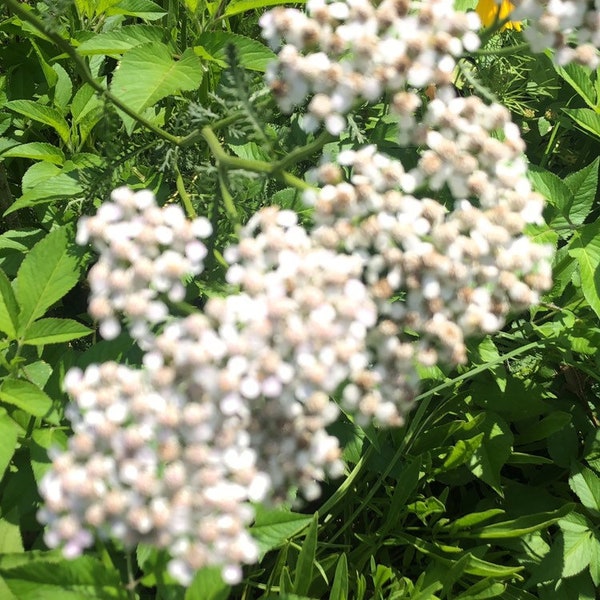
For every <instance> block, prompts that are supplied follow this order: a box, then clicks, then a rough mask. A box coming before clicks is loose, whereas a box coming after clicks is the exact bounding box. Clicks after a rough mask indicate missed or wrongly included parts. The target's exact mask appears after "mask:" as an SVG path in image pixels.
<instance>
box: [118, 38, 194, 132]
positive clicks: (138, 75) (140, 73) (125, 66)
mask: <svg viewBox="0 0 600 600" xmlns="http://www.w3.org/2000/svg"><path fill="white" fill-rule="evenodd" d="M201 81H202V63H201V62H200V60H199V59H198V57H197V56H196V55H195V54H194V52H193V50H191V49H188V50H186V51H185V52H184V53H183V55H182V56H181V58H180V60H178V61H175V60H173V58H172V57H171V52H170V50H169V48H168V47H167V46H166V45H164V44H160V43H158V42H150V43H146V44H141V45H139V46H136V47H135V48H132V49H131V50H129V51H127V52H126V53H125V54H124V55H123V60H122V61H121V63H120V65H119V68H118V69H117V70H116V71H115V74H114V76H113V80H112V83H111V92H112V93H113V94H114V95H115V96H116V97H118V98H119V100H121V101H122V102H124V103H125V104H126V105H127V106H128V107H129V108H131V109H133V110H135V111H136V112H137V113H142V112H143V111H144V110H145V109H146V108H148V107H150V106H153V105H154V104H156V102H158V101H159V100H161V99H162V98H165V97H166V96H170V95H172V94H176V93H178V92H181V91H190V90H194V89H196V88H197V87H198V86H199V85H200V82H201ZM123 120H124V122H125V124H126V127H127V130H128V132H131V131H132V129H133V125H134V121H133V119H131V118H129V117H125V118H124V119H123Z"/></svg>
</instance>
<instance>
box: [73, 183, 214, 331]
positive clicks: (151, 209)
mask: <svg viewBox="0 0 600 600" xmlns="http://www.w3.org/2000/svg"><path fill="white" fill-rule="evenodd" d="M111 199H112V202H105V203H104V204H102V206H100V208H99V209H98V212H97V213H96V215H95V216H93V217H84V218H82V219H81V220H80V222H79V227H78V231H77V242H78V243H79V244H86V243H87V242H88V241H90V240H91V241H92V242H93V245H94V247H95V248H96V250H97V251H98V252H100V260H99V261H98V262H97V263H96V264H95V265H94V266H93V267H92V268H91V270H90V273H89V283H90V287H91V290H92V298H91V300H90V305H89V311H90V314H91V316H92V317H93V318H95V319H97V320H98V321H99V322H100V333H101V335H102V337H104V338H105V339H113V338H115V337H117V335H119V333H120V331H121V326H120V323H119V316H120V315H124V316H126V317H127V318H128V319H129V322H130V330H131V332H132V335H133V336H134V337H135V338H136V339H137V340H139V341H141V342H143V341H144V340H148V339H150V337H151V332H150V329H151V326H152V325H154V324H157V323H161V322H163V321H165V320H166V318H167V317H168V315H169V309H168V307H167V305H166V303H165V302H164V301H163V300H161V298H160V296H161V294H164V295H165V296H167V297H168V299H169V300H171V301H173V302H176V301H180V300H183V298H184V295H185V287H184V285H183V283H182V279H183V278H184V277H185V276H188V275H197V274H199V273H201V272H202V269H203V267H204V265H203V262H202V261H203V259H204V257H205V256H206V247H205V246H204V244H203V243H202V242H201V241H200V240H201V239H204V238H207V237H208V236H209V235H210V233H211V225H210V222H209V221H208V220H207V219H205V218H198V219H195V220H194V221H189V220H188V219H187V218H186V217H185V214H184V212H183V210H182V209H181V207H180V206H178V205H176V204H169V205H167V206H165V207H163V208H160V207H158V206H157V205H156V201H155V198H154V195H153V194H152V192H150V191H149V190H141V191H139V192H133V191H131V190H129V189H128V188H125V187H122V188H118V189H116V190H114V191H113V193H112V195H111Z"/></svg>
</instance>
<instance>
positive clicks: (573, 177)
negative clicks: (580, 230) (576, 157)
mask: <svg viewBox="0 0 600 600" xmlns="http://www.w3.org/2000/svg"><path fill="white" fill-rule="evenodd" d="M599 164H600V157H597V158H596V159H595V160H594V162H592V163H590V164H589V165H588V166H587V167H584V168H583V169H581V170H579V171H577V172H575V173H571V174H569V175H568V176H567V177H565V184H566V185H567V186H568V188H569V189H570V190H571V192H573V204H572V206H571V207H570V209H569V219H570V221H571V222H572V223H574V224H575V225H581V224H582V223H583V222H584V221H585V219H586V218H587V216H588V215H589V213H590V210H591V208H592V205H593V204H594V200H595V199H596V192H597V190H598V165H599Z"/></svg>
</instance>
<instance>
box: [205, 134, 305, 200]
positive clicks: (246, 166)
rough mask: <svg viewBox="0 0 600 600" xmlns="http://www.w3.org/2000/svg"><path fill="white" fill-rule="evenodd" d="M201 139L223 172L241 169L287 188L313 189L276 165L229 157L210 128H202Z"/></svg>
mask: <svg viewBox="0 0 600 600" xmlns="http://www.w3.org/2000/svg"><path fill="white" fill-rule="evenodd" d="M202 137H203V138H204V139H205V141H206V143H207V144H208V147H209V148H210V151H211V152H212V155H213V156H214V157H215V159H216V160H217V162H218V163H219V166H220V167H221V168H223V169H224V170H225V171H228V170H230V169H242V170H244V171H250V172H251V173H262V174H264V175H269V176H271V177H275V178H276V179H280V180H281V181H283V182H284V183H286V184H287V185H289V186H292V187H295V188H297V189H300V190H309V189H313V186H311V185H310V184H309V183H306V181H303V180H302V179H299V178H298V177H296V176H295V175H292V174H291V173H288V172H287V171H283V170H281V169H280V168H279V166H278V164H277V163H269V162H266V161H263V160H252V159H248V158H239V157H237V156H231V155H229V154H227V153H226V152H225V150H223V146H221V143H220V142H219V140H218V139H217V136H216V135H215V133H214V131H213V130H212V128H211V127H208V126H206V127H203V128H202Z"/></svg>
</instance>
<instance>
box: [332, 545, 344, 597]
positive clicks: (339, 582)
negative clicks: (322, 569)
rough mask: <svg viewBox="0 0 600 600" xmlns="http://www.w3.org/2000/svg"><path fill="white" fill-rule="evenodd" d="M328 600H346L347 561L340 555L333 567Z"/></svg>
mask: <svg viewBox="0 0 600 600" xmlns="http://www.w3.org/2000/svg"><path fill="white" fill-rule="evenodd" d="M329 600H348V559H347V558H346V554H344V553H342V554H341V555H340V558H339V559H338V562H337V566H336V567H335V575H334V577H333V583H332V584H331V592H330V593H329Z"/></svg>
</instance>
